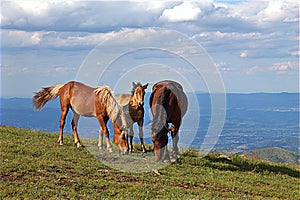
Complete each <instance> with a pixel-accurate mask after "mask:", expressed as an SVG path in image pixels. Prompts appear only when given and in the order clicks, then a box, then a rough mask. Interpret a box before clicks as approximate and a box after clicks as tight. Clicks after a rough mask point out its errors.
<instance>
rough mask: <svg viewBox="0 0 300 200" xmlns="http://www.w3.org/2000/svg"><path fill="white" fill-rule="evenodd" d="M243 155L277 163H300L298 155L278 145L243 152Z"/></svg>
mask: <svg viewBox="0 0 300 200" xmlns="http://www.w3.org/2000/svg"><path fill="white" fill-rule="evenodd" d="M243 155H245V156H246V157H249V158H257V159H261V160H267V161H271V162H277V163H287V164H299V156H298V155H296V154H294V153H293V152H290V151H286V150H284V149H281V148H277V147H270V148H262V149H255V150H250V151H246V152H243Z"/></svg>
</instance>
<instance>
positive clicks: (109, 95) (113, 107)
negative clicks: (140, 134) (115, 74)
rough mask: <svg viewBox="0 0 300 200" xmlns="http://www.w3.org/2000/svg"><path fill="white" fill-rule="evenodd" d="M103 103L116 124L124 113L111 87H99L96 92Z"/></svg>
mask: <svg viewBox="0 0 300 200" xmlns="http://www.w3.org/2000/svg"><path fill="white" fill-rule="evenodd" d="M94 93H95V94H96V95H97V96H98V97H99V99H100V101H101V103H102V104H103V105H104V106H105V108H106V112H107V114H108V116H109V118H110V119H111V120H112V121H113V122H114V121H115V120H116V119H117V117H118V115H119V114H120V113H121V111H122V107H121V106H120V105H119V104H118V102H117V101H116V97H115V95H114V93H113V91H111V89H110V87H109V86H99V87H97V88H96V89H95V90H94Z"/></svg>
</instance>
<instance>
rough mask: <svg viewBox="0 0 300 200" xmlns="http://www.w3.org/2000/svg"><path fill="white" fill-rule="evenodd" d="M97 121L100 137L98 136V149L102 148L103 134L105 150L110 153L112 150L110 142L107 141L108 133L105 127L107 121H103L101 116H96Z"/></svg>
mask: <svg viewBox="0 0 300 200" xmlns="http://www.w3.org/2000/svg"><path fill="white" fill-rule="evenodd" d="M97 119H98V121H99V123H100V135H99V144H98V147H99V149H100V148H102V135H103V133H104V135H105V138H106V148H107V150H108V151H109V152H112V151H113V150H112V145H111V143H110V140H109V132H108V129H107V127H106V123H107V120H106V119H104V118H103V117H102V116H97Z"/></svg>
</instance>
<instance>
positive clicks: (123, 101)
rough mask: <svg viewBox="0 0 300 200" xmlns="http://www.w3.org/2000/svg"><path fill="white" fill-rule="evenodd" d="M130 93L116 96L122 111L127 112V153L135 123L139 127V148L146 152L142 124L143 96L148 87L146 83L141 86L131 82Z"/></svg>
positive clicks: (130, 149)
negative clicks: (122, 108)
mask: <svg viewBox="0 0 300 200" xmlns="http://www.w3.org/2000/svg"><path fill="white" fill-rule="evenodd" d="M132 87H133V88H132V91H131V94H120V95H119V96H117V101H118V103H119V104H120V105H122V106H124V110H126V111H127V112H129V114H127V115H126V123H127V125H128V127H129V138H130V142H129V151H130V152H132V150H133V145H132V139H133V136H134V132H133V124H134V123H135V122H137V124H138V127H139V137H140V141H141V148H142V150H143V152H144V153H145V152H146V148H145V145H144V139H143V137H144V133H143V124H144V112H145V111H144V96H145V90H146V89H147V87H148V83H147V84H145V85H142V84H141V83H134V82H132Z"/></svg>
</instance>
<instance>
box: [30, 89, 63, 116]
mask: <svg viewBox="0 0 300 200" xmlns="http://www.w3.org/2000/svg"><path fill="white" fill-rule="evenodd" d="M64 85H65V84H58V85H54V86H50V87H45V88H43V89H42V90H40V91H39V92H37V93H35V95H34V96H33V98H32V103H33V107H34V109H35V110H42V108H43V107H44V105H45V104H46V103H47V102H48V101H50V100H52V99H55V98H57V97H58V95H59V90H60V89H61V88H62V87H63V86H64Z"/></svg>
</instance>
